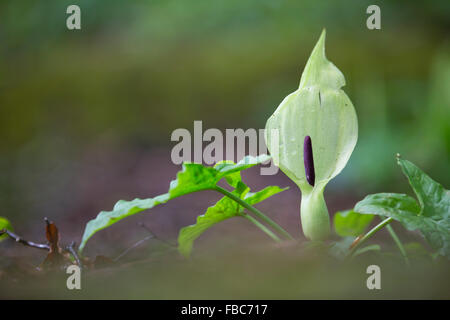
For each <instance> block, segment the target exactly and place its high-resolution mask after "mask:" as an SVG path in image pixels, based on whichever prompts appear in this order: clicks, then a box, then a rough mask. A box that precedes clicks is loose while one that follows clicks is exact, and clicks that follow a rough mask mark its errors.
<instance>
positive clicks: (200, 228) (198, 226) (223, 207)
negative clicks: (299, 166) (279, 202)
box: [178, 182, 287, 257]
mask: <svg viewBox="0 0 450 320" xmlns="http://www.w3.org/2000/svg"><path fill="white" fill-rule="evenodd" d="M286 189H287V188H285V189H282V188H280V187H278V186H269V187H266V188H264V189H263V190H260V191H258V192H255V193H249V192H248V191H249V190H250V189H249V188H248V187H247V186H246V185H245V184H244V183H242V182H239V183H238V187H237V188H236V190H234V191H233V193H234V194H235V195H237V196H239V197H240V198H241V199H245V201H246V202H247V203H249V204H250V205H253V204H256V203H258V202H261V201H263V200H265V199H267V198H269V197H271V196H273V195H274V194H277V193H279V192H281V191H284V190H286ZM243 211H244V208H243V207H242V206H240V205H238V204H237V202H235V201H233V200H231V199H230V198H228V197H223V198H222V199H220V200H219V201H218V202H217V203H216V204H215V205H214V206H212V207H209V208H208V210H207V211H206V213H205V214H204V215H201V216H198V217H197V221H196V223H195V224H194V225H190V226H187V227H184V228H182V229H181V230H180V233H179V235H178V250H179V252H180V253H181V254H182V255H184V256H186V257H188V256H189V255H190V254H191V252H192V247H193V245H194V241H195V240H196V239H197V238H198V237H199V236H201V235H202V234H203V232H205V231H206V230H207V229H209V228H210V227H212V226H213V225H215V224H217V223H219V222H221V221H224V220H227V219H230V218H233V217H236V216H239V215H241V214H243Z"/></svg>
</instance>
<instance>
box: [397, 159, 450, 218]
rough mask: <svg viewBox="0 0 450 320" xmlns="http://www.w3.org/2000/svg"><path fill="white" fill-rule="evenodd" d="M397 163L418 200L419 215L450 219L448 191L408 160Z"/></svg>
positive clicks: (449, 196) (449, 195)
mask: <svg viewBox="0 0 450 320" xmlns="http://www.w3.org/2000/svg"><path fill="white" fill-rule="evenodd" d="M397 162H398V164H399V165H400V167H401V168H402V171H403V173H404V174H405V176H406V177H407V178H408V181H409V183H410V185H411V187H412V189H413V190H414V192H415V193H416V196H417V199H419V203H420V207H421V211H420V214H421V215H424V216H427V217H434V216H435V217H436V219H449V218H450V191H449V190H445V189H444V187H443V186H442V185H441V184H439V183H437V182H436V181H434V180H433V179H431V178H430V177H429V176H428V175H426V174H425V173H424V172H423V171H422V170H420V169H419V168H418V167H416V166H415V165H414V164H413V163H411V162H410V161H408V160H403V159H401V158H400V157H398V158H397Z"/></svg>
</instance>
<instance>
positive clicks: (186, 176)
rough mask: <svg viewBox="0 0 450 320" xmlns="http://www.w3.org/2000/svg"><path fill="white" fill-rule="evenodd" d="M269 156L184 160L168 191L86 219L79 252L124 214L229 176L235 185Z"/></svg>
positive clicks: (154, 204) (127, 214)
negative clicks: (211, 161)
mask: <svg viewBox="0 0 450 320" xmlns="http://www.w3.org/2000/svg"><path fill="white" fill-rule="evenodd" d="M269 159H270V156H268V155H265V154H263V155H260V156H257V157H253V156H246V157H244V158H243V159H242V160H241V161H239V162H238V163H234V162H232V161H222V162H220V163H218V164H217V165H216V166H215V167H214V168H212V167H205V166H203V165H201V164H196V163H184V164H183V169H182V171H180V172H178V174H177V179H176V180H173V181H171V183H170V188H169V192H168V193H166V194H162V195H159V196H157V197H154V198H148V199H135V200H132V201H125V200H120V201H119V202H117V203H116V205H115V206H114V208H113V210H112V211H102V212H100V213H99V214H98V215H97V217H96V218H95V219H93V220H91V221H89V222H88V223H87V224H86V228H85V230H84V234H83V238H82V240H81V244H80V247H79V251H80V252H82V250H83V249H84V247H85V246H86V243H87V241H88V240H89V239H90V238H91V237H92V236H93V235H94V234H95V233H97V232H98V231H100V230H103V229H105V228H107V227H109V226H111V225H112V224H114V223H116V222H118V221H120V220H122V219H124V218H126V217H129V216H131V215H134V214H137V213H139V212H142V211H144V210H147V209H151V208H153V207H155V206H156V205H158V204H161V203H166V202H167V201H169V200H171V199H174V198H176V197H179V196H182V195H185V194H188V193H192V192H197V191H201V190H207V189H213V188H214V187H215V186H216V184H217V182H219V181H220V180H221V179H222V178H227V177H230V178H229V183H230V181H231V183H230V184H232V185H233V186H234V187H236V186H237V185H238V183H239V182H240V174H239V172H240V171H242V170H245V169H248V168H250V167H253V166H255V165H257V164H260V163H263V162H266V161H268V160H269Z"/></svg>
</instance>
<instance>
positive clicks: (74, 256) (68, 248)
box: [65, 241, 83, 269]
mask: <svg viewBox="0 0 450 320" xmlns="http://www.w3.org/2000/svg"><path fill="white" fill-rule="evenodd" d="M75 244H76V242H75V241H72V242H71V243H70V244H69V245H68V246H67V247H66V248H65V250H66V251H68V252H69V253H70V254H71V255H72V256H73V258H74V259H75V261H76V262H77V264H78V266H79V267H80V269H83V265H82V263H81V260H80V257H78V254H77V252H76V250H75V248H74V247H75Z"/></svg>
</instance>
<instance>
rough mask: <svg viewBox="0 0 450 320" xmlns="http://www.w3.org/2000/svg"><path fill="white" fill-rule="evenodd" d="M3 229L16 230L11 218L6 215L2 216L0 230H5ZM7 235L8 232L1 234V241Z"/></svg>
mask: <svg viewBox="0 0 450 320" xmlns="http://www.w3.org/2000/svg"><path fill="white" fill-rule="evenodd" d="M3 229H5V230H9V231H14V230H13V227H12V225H11V222H9V220H8V219H6V218H4V217H0V230H3ZM7 237H8V236H7V235H6V234H3V235H1V236H0V241H2V240H4V239H5V238H7Z"/></svg>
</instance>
